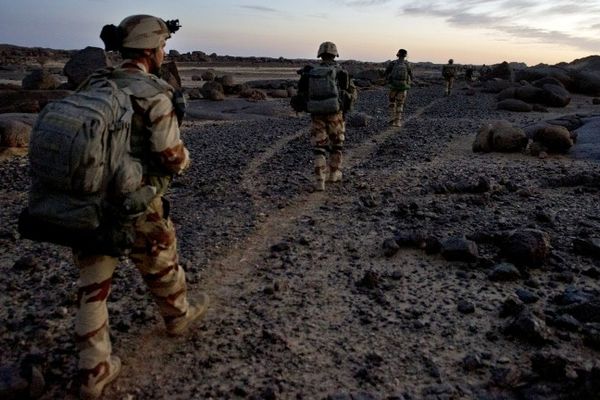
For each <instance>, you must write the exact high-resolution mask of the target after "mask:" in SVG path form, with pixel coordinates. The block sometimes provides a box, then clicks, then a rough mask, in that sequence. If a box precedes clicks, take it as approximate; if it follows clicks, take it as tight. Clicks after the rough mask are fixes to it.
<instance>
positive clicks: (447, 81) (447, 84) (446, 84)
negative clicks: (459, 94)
mask: <svg viewBox="0 0 600 400" xmlns="http://www.w3.org/2000/svg"><path fill="white" fill-rule="evenodd" d="M448 95H450V79H445V80H444V96H448Z"/></svg>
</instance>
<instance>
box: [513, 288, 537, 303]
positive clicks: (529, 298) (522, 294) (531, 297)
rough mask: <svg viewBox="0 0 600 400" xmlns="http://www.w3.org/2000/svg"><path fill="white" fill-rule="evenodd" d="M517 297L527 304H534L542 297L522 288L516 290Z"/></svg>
mask: <svg viewBox="0 0 600 400" xmlns="http://www.w3.org/2000/svg"><path fill="white" fill-rule="evenodd" d="M516 295H517V297H518V298H519V299H520V300H521V301H522V302H523V303H525V304H533V303H536V302H537V301H538V300H539V299H540V296H538V295H536V294H534V293H532V292H530V291H529V290H526V289H522V288H518V289H517V290H516Z"/></svg>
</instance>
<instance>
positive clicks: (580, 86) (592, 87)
mask: <svg viewBox="0 0 600 400" xmlns="http://www.w3.org/2000/svg"><path fill="white" fill-rule="evenodd" d="M571 76H572V78H573V89H572V90H573V91H574V92H577V93H581V94H587V95H590V96H600V72H587V71H574V72H573V74H572V75H571Z"/></svg>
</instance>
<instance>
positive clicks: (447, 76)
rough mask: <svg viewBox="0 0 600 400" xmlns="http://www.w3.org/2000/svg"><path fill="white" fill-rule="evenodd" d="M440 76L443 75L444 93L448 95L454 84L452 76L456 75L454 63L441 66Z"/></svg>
mask: <svg viewBox="0 0 600 400" xmlns="http://www.w3.org/2000/svg"><path fill="white" fill-rule="evenodd" d="M442 76H443V77H444V81H445V83H444V94H445V95H446V96H449V95H450V94H451V92H452V87H453V86H454V77H455V76H456V65H454V64H452V63H448V64H446V65H444V66H443V67H442Z"/></svg>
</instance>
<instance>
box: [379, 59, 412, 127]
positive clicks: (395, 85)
mask: <svg viewBox="0 0 600 400" xmlns="http://www.w3.org/2000/svg"><path fill="white" fill-rule="evenodd" d="M407 55H408V53H407V51H406V50H404V49H400V50H398V53H396V56H397V57H398V59H397V60H395V61H392V62H391V63H389V64H388V66H387V68H386V69H385V77H386V80H387V82H388V84H389V86H390V93H389V96H388V97H389V109H390V125H391V126H400V121H401V119H402V112H403V111H404V103H405V102H406V95H407V92H408V89H410V85H411V83H412V80H413V74H412V69H411V68H410V64H409V63H408V61H406V56H407Z"/></svg>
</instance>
